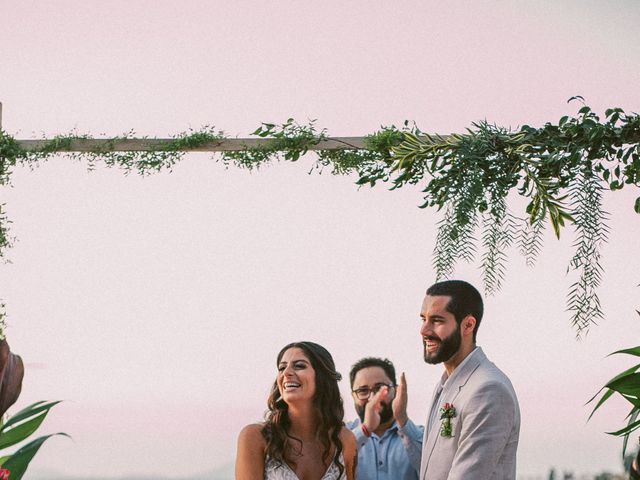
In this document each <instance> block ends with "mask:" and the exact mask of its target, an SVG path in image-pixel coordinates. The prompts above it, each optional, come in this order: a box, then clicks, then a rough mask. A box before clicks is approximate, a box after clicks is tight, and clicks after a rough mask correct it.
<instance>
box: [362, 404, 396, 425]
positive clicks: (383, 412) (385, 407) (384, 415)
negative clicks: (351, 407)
mask: <svg viewBox="0 0 640 480" xmlns="http://www.w3.org/2000/svg"><path fill="white" fill-rule="evenodd" d="M365 405H366V404H365ZM365 405H356V406H355V407H356V413H357V414H358V417H360V422H362V423H364V407H365ZM381 405H382V408H381V409H380V425H382V424H383V423H386V422H388V421H389V420H391V418H392V417H393V409H392V408H391V405H390V404H388V403H385V402H382V403H381Z"/></svg>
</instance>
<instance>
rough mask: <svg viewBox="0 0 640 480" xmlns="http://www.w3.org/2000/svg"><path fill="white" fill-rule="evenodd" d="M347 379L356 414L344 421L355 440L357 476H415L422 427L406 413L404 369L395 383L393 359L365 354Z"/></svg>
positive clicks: (387, 479) (362, 479)
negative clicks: (356, 446) (355, 416)
mask: <svg viewBox="0 0 640 480" xmlns="http://www.w3.org/2000/svg"><path fill="white" fill-rule="evenodd" d="M349 380H350V382H351V391H352V397H353V401H354V406H355V409H356V412H357V414H358V417H359V418H358V419H356V420H354V421H353V422H350V423H348V424H347V427H348V428H349V429H351V431H352V432H353V433H354V435H355V436H356V441H357V443H358V469H357V474H356V476H357V480H417V479H418V474H419V472H420V456H421V454H422V437H423V433H424V429H423V427H421V426H417V425H415V424H414V423H413V422H412V421H411V420H410V419H409V417H408V416H407V382H406V380H405V377H404V373H403V374H402V375H400V384H399V385H396V370H395V368H394V366H393V363H391V362H390V361H389V360H387V359H386V358H385V359H382V358H375V357H367V358H363V359H362V360H359V361H358V362H356V364H355V365H353V367H351V372H349Z"/></svg>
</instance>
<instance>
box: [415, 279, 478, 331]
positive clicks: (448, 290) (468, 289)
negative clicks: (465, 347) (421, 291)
mask: <svg viewBox="0 0 640 480" xmlns="http://www.w3.org/2000/svg"><path fill="white" fill-rule="evenodd" d="M427 295H429V296H431V297H435V296H438V295H442V296H448V297H451V300H449V303H448V304H447V312H449V313H452V314H453V316H454V317H455V318H456V322H458V326H459V325H460V324H461V323H462V320H463V319H464V317H466V316H467V315H473V316H474V317H475V319H476V326H475V328H474V329H473V341H474V342H475V341H476V335H477V334H478V327H480V321H481V320H482V313H483V312H484V306H483V303H482V296H481V295H480V292H478V290H476V288H475V287H474V286H473V285H471V284H470V283H467V282H465V281H462V280H445V281H444V282H438V283H434V284H433V285H431V286H430V287H429V288H428V289H427Z"/></svg>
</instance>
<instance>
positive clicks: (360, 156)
mask: <svg viewBox="0 0 640 480" xmlns="http://www.w3.org/2000/svg"><path fill="white" fill-rule="evenodd" d="M572 100H578V101H581V102H583V99H582V98H581V97H574V98H572V99H570V101H572ZM583 103H584V102H583ZM253 135H254V136H256V137H258V138H262V139H265V140H266V142H265V143H262V144H260V145H259V146H254V147H247V148H244V149H243V150H236V151H224V152H221V153H219V154H216V157H215V158H216V159H217V160H220V161H222V162H223V163H224V164H225V165H228V166H229V165H235V166H238V167H241V168H248V169H254V168H258V167H260V166H262V165H265V164H269V163H272V162H276V161H293V162H294V161H297V160H299V159H300V158H301V157H302V156H303V155H305V154H306V153H308V152H309V151H310V150H311V149H314V153H315V154H316V161H315V164H314V168H315V169H318V170H320V171H322V170H324V169H327V168H328V169H330V171H331V172H332V173H333V174H336V175H346V174H355V175H357V177H358V180H357V181H356V183H357V184H358V185H369V186H371V187H373V186H375V185H376V184H378V183H389V184H390V185H391V187H390V188H391V189H392V190H393V189H397V188H401V187H403V186H405V185H418V184H420V185H423V187H424V188H423V190H422V193H423V194H424V201H423V203H422V205H421V206H420V207H421V208H426V207H436V208H437V209H438V210H443V211H444V216H443V218H442V220H441V221H440V222H439V223H438V235H437V238H436V244H435V247H434V260H433V264H434V269H435V274H436V276H437V277H438V278H446V277H449V276H451V275H453V273H454V271H455V266H456V262H457V261H458V260H460V259H462V260H465V261H469V262H471V261H474V260H475V258H476V255H477V253H478V250H479V249H480V251H481V252H482V253H481V259H480V262H481V267H482V270H483V278H484V283H485V289H486V291H487V292H488V293H492V292H495V291H496V290H498V289H500V286H501V285H502V283H503V281H504V278H505V274H506V260H507V253H506V252H507V251H508V249H509V248H510V247H511V246H516V247H517V250H518V251H519V252H520V253H521V254H522V255H523V256H524V257H525V261H526V263H527V265H533V263H534V262H535V259H536V257H537V256H538V254H539V252H540V250H541V247H542V233H543V231H544V227H545V224H547V223H548V224H550V225H551V226H552V228H553V230H554V232H555V234H556V236H557V237H560V232H561V230H562V228H563V227H564V226H565V224H566V223H571V224H573V226H574V229H575V234H576V237H575V238H576V240H575V242H574V248H575V254H574V256H573V258H572V259H571V260H570V262H569V269H570V270H571V271H573V272H575V274H576V275H577V277H578V279H577V280H576V281H575V282H574V283H573V285H572V286H571V287H570V290H569V298H568V309H569V310H570V311H571V314H572V322H573V325H574V326H575V327H576V329H577V332H578V334H581V333H582V332H586V331H587V330H588V327H589V326H590V325H591V324H592V323H594V322H596V321H597V320H598V319H600V318H602V315H603V313H602V310H601V307H600V303H599V300H598V296H597V288H598V286H599V284H600V281H601V278H602V273H603V272H602V266H601V262H600V260H601V257H600V247H601V246H602V244H603V243H604V242H606V240H607V234H608V227H607V225H606V221H607V214H606V213H605V212H603V211H602V201H601V196H602V191H603V190H604V189H609V190H619V189H621V188H623V187H624V186H625V185H633V186H636V187H638V186H640V116H638V115H637V114H631V115H627V114H626V113H625V112H624V111H623V110H622V109H619V108H613V109H609V110H607V111H606V112H605V119H604V121H601V120H600V118H599V116H598V115H596V114H595V113H594V112H593V111H592V110H591V108H589V107H588V106H586V105H584V106H582V108H580V109H579V110H578V113H577V115H576V116H575V117H569V116H565V117H562V118H561V119H560V120H559V122H558V123H556V124H554V123H547V124H545V125H544V126H543V127H541V128H534V127H531V126H528V125H524V126H522V127H521V128H520V129H518V130H516V131H512V130H510V129H505V128H501V127H498V126H495V125H491V124H489V123H486V122H483V123H478V124H473V125H472V127H471V128H470V129H468V131H467V133H466V134H464V135H457V134H454V135H450V136H446V137H442V136H438V135H429V134H426V133H424V132H422V131H420V129H419V128H418V127H417V126H415V125H411V124H409V123H408V122H405V124H404V125H403V126H402V127H401V128H397V127H395V126H389V127H383V128H381V129H380V130H379V131H377V132H375V133H373V134H371V135H368V136H367V137H365V140H364V148H356V147H350V146H349V145H345V146H344V147H345V148H343V149H327V150H317V147H318V144H319V143H320V142H322V141H325V140H327V139H328V137H327V132H326V130H325V129H322V130H318V129H317V127H316V126H315V123H314V122H313V121H312V122H310V123H309V124H307V125H302V124H299V123H297V122H296V121H294V120H293V119H288V120H287V121H286V122H285V123H284V124H281V125H277V124H273V123H263V124H262V125H261V126H260V127H259V128H258V129H256V130H255V131H254V132H253ZM79 139H82V140H91V137H89V136H87V135H78V134H75V133H74V134H70V135H64V136H57V137H54V138H53V139H52V140H47V141H45V142H44V143H43V144H42V145H40V146H39V147H38V148H33V149H31V150H27V149H25V148H22V147H21V145H20V142H19V141H17V140H15V139H14V138H13V137H12V136H11V135H9V134H8V133H6V132H4V131H2V130H0V185H7V184H9V182H10V176H11V171H12V170H13V169H14V168H15V167H16V166H17V165H27V166H33V165H37V164H38V163H39V162H41V161H44V160H46V159H47V158H49V157H50V156H52V155H60V154H64V155H68V156H70V157H72V158H76V159H84V160H87V161H88V163H89V168H90V169H93V168H95V167H96V165H97V164H98V163H99V162H102V163H103V164H104V165H106V166H107V167H117V168H121V169H123V170H125V172H131V171H134V172H137V173H139V174H141V175H146V174H151V173H155V172H159V171H162V170H171V168H172V167H173V166H174V165H175V164H176V163H177V162H179V161H180V160H181V159H182V158H183V156H184V155H185V154H186V153H188V152H189V151H191V150H194V149H198V148H199V147H202V146H203V145H206V144H211V143H212V142H221V141H223V140H225V139H226V137H225V136H224V132H222V131H217V130H215V129H214V128H212V127H205V128H203V129H201V130H199V131H194V130H191V131H189V132H185V133H181V134H179V135H177V136H175V137H174V139H172V141H171V142H169V143H164V144H162V145H160V146H157V147H150V148H148V149H146V150H143V151H135V150H134V151H114V145H115V144H116V143H117V142H120V141H123V140H132V139H134V132H129V133H127V134H125V135H124V136H122V137H116V138H112V139H109V140H108V141H107V142H105V143H103V144H102V145H101V146H100V147H99V148H95V149H94V150H93V151H91V152H81V153H79V152H70V151H71V150H73V142H74V141H77V140H79ZM513 193H517V194H518V195H520V196H522V197H525V198H527V199H528V200H529V203H528V205H527V207H526V210H525V212H522V214H521V215H516V214H514V213H513V212H511V211H509V209H508V208H507V204H508V202H507V198H508V196H509V195H510V194H513ZM2 207H3V205H0V256H2V255H3V254H4V252H5V250H6V249H7V248H9V247H10V245H11V241H10V240H11V239H10V235H9V233H8V229H7V225H8V223H9V220H8V219H7V218H6V216H5V214H4V210H3V209H2ZM634 208H635V210H636V212H638V213H640V197H638V199H637V200H636V202H635V205H634ZM478 229H481V230H482V234H481V235H479V236H478V235H477V233H476V231H477V230H478ZM477 238H479V239H480V242H478V241H477ZM478 243H480V247H479V246H478Z"/></svg>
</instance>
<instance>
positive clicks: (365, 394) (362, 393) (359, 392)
mask: <svg viewBox="0 0 640 480" xmlns="http://www.w3.org/2000/svg"><path fill="white" fill-rule="evenodd" d="M382 387H387V388H389V390H391V389H392V388H395V385H393V384H391V383H390V384H386V383H376V384H375V385H374V386H373V388H369V387H361V388H357V389H355V390H352V392H353V393H355V394H356V397H358V399H359V400H366V399H368V398H369V395H371V394H372V393H378V392H379V391H380V389H381V388H382Z"/></svg>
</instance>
